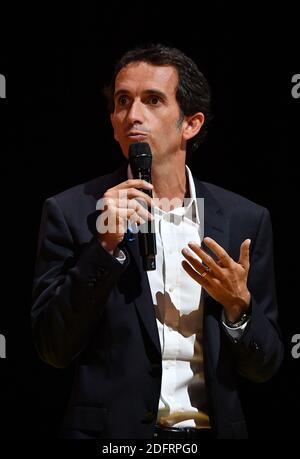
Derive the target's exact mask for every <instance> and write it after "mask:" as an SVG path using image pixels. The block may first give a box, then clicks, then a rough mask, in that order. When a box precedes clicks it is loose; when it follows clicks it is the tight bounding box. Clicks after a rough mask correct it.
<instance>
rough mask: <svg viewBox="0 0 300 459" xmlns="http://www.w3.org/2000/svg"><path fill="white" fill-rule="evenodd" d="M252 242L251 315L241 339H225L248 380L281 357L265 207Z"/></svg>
mask: <svg viewBox="0 0 300 459" xmlns="http://www.w3.org/2000/svg"><path fill="white" fill-rule="evenodd" d="M252 244H253V245H252V251H251V257H250V270H249V276H248V288H249V291H250V293H251V310H252V314H251V315H252V317H251V320H250V322H249V324H248V325H247V328H246V330H245V332H244V333H243V335H242V337H241V339H240V340H233V339H231V338H229V341H230V345H231V347H232V352H233V353H234V355H235V359H236V364H237V369H238V372H239V373H240V374H241V375H242V376H244V377H245V378H247V379H249V380H251V381H255V382H264V381H267V380H268V379H270V378H271V377H272V375H273V374H274V373H275V372H276V371H277V370H278V368H279V366H280V364H281V362H282V358H283V344H282V339H281V335H280V331H279V327H278V322H277V319H278V311H277V299H276V289H275V276H274V261H273V235H272V226H271V220H270V215H269V212H268V210H267V209H263V213H262V216H261V219H260V224H259V227H258V230H257V236H256V238H255V240H253V241H252Z"/></svg>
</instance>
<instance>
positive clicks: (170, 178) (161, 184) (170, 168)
mask: <svg viewBox="0 0 300 459" xmlns="http://www.w3.org/2000/svg"><path fill="white" fill-rule="evenodd" d="M151 178H152V184H153V197H154V198H158V199H159V200H161V199H163V198H164V199H165V200H166V201H171V200H173V202H174V204H173V205H172V206H171V208H174V207H180V206H182V205H183V199H184V197H186V196H187V195H188V191H189V190H188V182H187V178H186V168H185V161H184V160H182V161H176V162H175V161H174V162H166V163H165V164H163V165H162V164H155V163H153V164H152V169H151ZM159 207H160V208H162V209H164V210H171V209H168V208H167V207H168V205H164V204H162V205H159Z"/></svg>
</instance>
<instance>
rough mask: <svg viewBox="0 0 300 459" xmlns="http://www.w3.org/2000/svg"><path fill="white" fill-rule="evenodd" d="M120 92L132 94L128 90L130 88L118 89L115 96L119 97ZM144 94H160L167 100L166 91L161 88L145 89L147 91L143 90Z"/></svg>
mask: <svg viewBox="0 0 300 459" xmlns="http://www.w3.org/2000/svg"><path fill="white" fill-rule="evenodd" d="M120 94H130V91H128V89H122V88H120V89H118V90H117V91H116V92H115V94H114V97H115V98H116V97H118V96H119V95H120ZM143 94H148V95H151V94H155V95H157V96H160V97H161V98H162V99H164V100H166V99H167V96H166V94H165V93H164V92H162V91H161V90H160V89H155V88H153V89H145V91H143Z"/></svg>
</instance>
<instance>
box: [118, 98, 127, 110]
mask: <svg viewBox="0 0 300 459" xmlns="http://www.w3.org/2000/svg"><path fill="white" fill-rule="evenodd" d="M127 102H128V96H125V95H122V96H120V97H119V98H118V100H117V103H118V105H121V107H124V106H125V105H126V104H127Z"/></svg>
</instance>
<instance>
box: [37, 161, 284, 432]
mask: <svg viewBox="0 0 300 459" xmlns="http://www.w3.org/2000/svg"><path fill="white" fill-rule="evenodd" d="M126 173H127V164H126V163H125V164H124V165H123V166H122V167H121V168H120V169H118V170H117V171H115V172H114V173H112V174H108V175H106V176H103V177H100V178H97V179H95V180H92V181H90V182H88V183H86V184H82V185H79V186H76V187H74V188H72V189H70V190H67V191H65V192H63V193H61V194H59V195H57V196H54V197H51V198H49V199H47V200H46V202H45V205H44V208H43V214H42V220H41V228H40V236H39V242H38V254H37V263H36V273H35V279H34V291H33V297H34V298H33V300H34V303H33V308H32V326H33V337H34V342H35V345H36V348H37V351H38V353H39V355H40V357H41V358H42V359H43V360H44V361H45V362H47V363H49V364H50V365H53V366H55V367H58V368H63V367H66V366H68V365H70V364H71V363H74V364H75V366H76V370H75V380H74V385H73V390H72V394H71V397H70V402H69V405H68V409H67V412H66V415H65V418H64V420H63V425H62V435H63V436H67V437H70V438H94V437H95V438H152V433H153V428H154V424H155V421H156V416H157V409H158V402H159V396H160V386H161V374H162V365H161V349H160V343H159V336H158V330H157V326H156V318H155V314H154V308H153V303H152V297H151V291H150V287H149V282H148V277H147V273H146V272H144V271H143V269H142V264H141V257H140V255H139V250H138V240H137V238H136V239H135V240H134V241H131V242H129V241H128V240H126V238H125V239H124V240H123V242H122V243H121V246H122V249H123V250H124V251H125V253H126V255H127V261H126V262H125V264H124V265H121V264H120V263H119V262H118V261H117V260H116V259H115V258H114V257H112V256H111V255H110V254H108V253H107V252H106V251H105V250H104V249H103V248H102V247H101V245H100V243H99V242H98V240H97V238H96V229H95V222H96V218H97V216H98V211H96V210H95V209H96V202H97V200H98V199H99V198H100V197H101V196H102V195H103V193H104V192H105V191H106V190H107V189H108V188H111V187H112V186H114V185H116V184H118V183H120V182H121V181H124V180H126ZM194 180H195V187H196V193H197V196H198V197H202V198H204V199H205V228H204V233H205V236H210V237H212V238H213V239H215V240H216V241H217V242H218V243H219V244H220V245H221V246H222V247H223V248H224V249H225V250H227V251H228V253H229V254H230V256H231V257H232V258H233V259H235V260H238V258H239V250H240V245H241V243H242V241H244V240H245V239H246V238H250V239H251V240H252V243H251V252H250V256H251V259H250V262H251V267H250V272H249V278H248V287H249V290H250V292H251V295H252V319H251V322H250V325H248V327H247V330H246V332H245V333H244V335H243V337H242V339H241V340H240V341H238V342H234V340H233V339H232V338H230V337H229V336H228V335H227V334H226V332H225V331H224V329H223V326H222V324H221V311H222V306H221V305H220V304H218V303H217V302H216V301H214V300H213V299H212V298H210V297H209V296H208V295H206V297H205V304H204V318H203V321H204V322H203V346H204V367H205V381H206V389H207V394H208V398H209V402H210V417H211V423H212V427H213V430H214V433H215V435H216V437H218V438H224V437H225V438H240V437H245V436H246V435H247V429H246V425H245V421H244V416H243V412H242V408H241V404H240V400H239V396H238V392H237V380H238V377H237V376H238V374H240V375H242V376H244V377H245V378H248V379H250V380H251V381H254V382H262V381H266V380H268V379H269V378H270V377H271V376H272V375H273V374H274V372H275V371H276V370H277V369H278V367H279V365H280V363H281V360H282V355H283V347H282V343H281V339H280V334H279V330H278V327H277V304H276V294H275V286H274V273H273V256H272V229H271V224H270V218H269V213H268V211H267V210H266V209H265V208H263V207H261V206H258V205H257V204H254V203H253V202H250V201H249V200H247V199H245V198H243V197H241V196H238V195H236V194H234V193H231V192H229V191H226V190H224V189H221V188H219V187H217V186H215V185H212V184H209V183H204V182H200V181H198V180H197V179H196V178H195V177H194Z"/></svg>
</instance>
